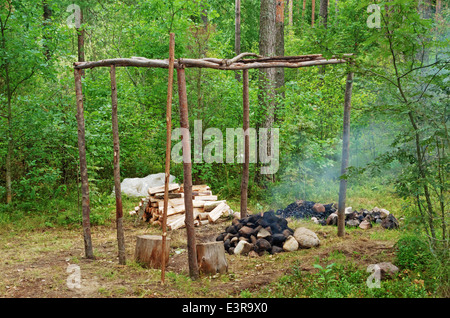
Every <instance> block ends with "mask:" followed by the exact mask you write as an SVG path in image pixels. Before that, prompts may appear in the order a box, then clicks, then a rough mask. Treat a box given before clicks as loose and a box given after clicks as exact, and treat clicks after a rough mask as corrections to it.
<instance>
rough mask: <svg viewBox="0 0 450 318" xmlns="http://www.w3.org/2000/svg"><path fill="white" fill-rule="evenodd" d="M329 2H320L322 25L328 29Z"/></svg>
mask: <svg viewBox="0 0 450 318" xmlns="http://www.w3.org/2000/svg"><path fill="white" fill-rule="evenodd" d="M328 2H329V0H320V11H319V16H320V24H321V25H323V26H324V27H325V28H327V23H328Z"/></svg>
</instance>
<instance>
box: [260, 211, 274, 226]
mask: <svg viewBox="0 0 450 318" xmlns="http://www.w3.org/2000/svg"><path fill="white" fill-rule="evenodd" d="M263 219H264V220H265V221H266V222H268V223H269V224H271V223H275V222H277V220H278V217H277V216H276V215H275V212H274V211H273V210H270V211H267V212H264V214H263Z"/></svg>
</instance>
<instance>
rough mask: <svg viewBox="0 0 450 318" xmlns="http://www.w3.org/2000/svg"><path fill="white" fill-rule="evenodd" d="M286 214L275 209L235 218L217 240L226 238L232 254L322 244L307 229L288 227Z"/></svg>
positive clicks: (226, 243)
mask: <svg viewBox="0 0 450 318" xmlns="http://www.w3.org/2000/svg"><path fill="white" fill-rule="evenodd" d="M287 224H288V222H287V220H286V219H285V218H283V217H277V216H276V215H275V212H274V211H268V212H264V213H261V214H253V215H250V216H248V217H245V218H243V219H237V218H235V219H233V221H232V223H231V225H230V226H228V227H227V228H226V229H225V231H224V232H223V233H221V234H220V235H219V236H218V237H217V238H216V241H223V244H224V248H225V250H226V251H227V252H228V253H229V254H242V255H248V254H249V255H254V256H256V255H259V256H260V255H262V254H264V253H270V254H276V253H280V252H284V251H287V252H290V251H295V250H297V249H299V248H311V247H316V246H318V245H319V244H320V240H319V238H318V237H317V235H316V234H315V233H314V232H313V231H310V230H308V229H306V228H297V229H296V230H295V231H294V230H292V229H291V228H289V227H288V226H287Z"/></svg>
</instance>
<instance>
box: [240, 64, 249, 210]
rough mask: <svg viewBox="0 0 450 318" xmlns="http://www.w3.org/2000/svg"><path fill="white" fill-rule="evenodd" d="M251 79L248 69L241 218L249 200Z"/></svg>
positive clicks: (246, 73)
mask: <svg viewBox="0 0 450 318" xmlns="http://www.w3.org/2000/svg"><path fill="white" fill-rule="evenodd" d="M248 86H249V79H248V70H244V71H243V93H242V95H243V109H244V111H243V113H244V114H243V129H244V163H243V165H242V181H241V218H245V217H246V216H247V200H248V179H249V165H250V136H249V131H248V128H249V127H250V110H249V109H250V107H249V92H248Z"/></svg>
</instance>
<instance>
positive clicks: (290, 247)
mask: <svg viewBox="0 0 450 318" xmlns="http://www.w3.org/2000/svg"><path fill="white" fill-rule="evenodd" d="M283 250H285V251H286V252H293V251H296V250H298V242H297V240H296V239H295V237H293V236H289V237H288V238H287V239H286V241H285V242H284V244H283Z"/></svg>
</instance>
